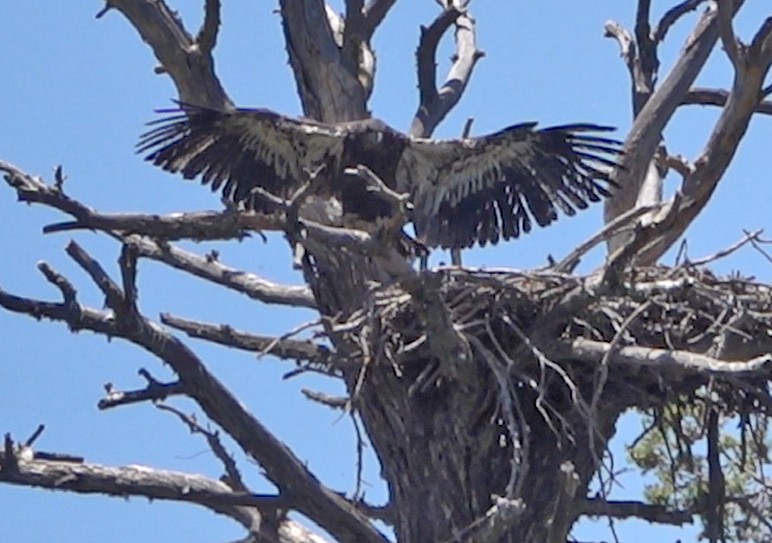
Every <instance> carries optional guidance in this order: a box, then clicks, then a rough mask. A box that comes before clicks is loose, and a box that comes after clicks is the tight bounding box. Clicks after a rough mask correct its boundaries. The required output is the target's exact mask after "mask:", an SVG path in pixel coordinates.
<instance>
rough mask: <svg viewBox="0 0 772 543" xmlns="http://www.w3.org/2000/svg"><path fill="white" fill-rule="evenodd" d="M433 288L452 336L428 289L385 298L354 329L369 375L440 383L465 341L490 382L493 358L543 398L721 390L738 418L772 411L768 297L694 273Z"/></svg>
mask: <svg viewBox="0 0 772 543" xmlns="http://www.w3.org/2000/svg"><path fill="white" fill-rule="evenodd" d="M432 277H433V278H434V279H436V280H437V282H436V284H435V287H436V288H434V289H433V288H432V287H431V286H428V287H427V284H426V283H422V284H421V287H422V288H421V289H420V291H421V292H429V293H430V294H429V296H430V297H431V293H432V292H435V293H436V295H437V299H438V302H439V303H438V305H439V306H440V307H441V310H442V311H443V312H444V313H445V317H446V318H445V319H444V323H445V329H444V330H443V328H442V324H443V323H442V322H440V323H438V322H436V321H438V320H439V321H442V320H443V318H442V317H443V316H442V315H438V314H434V315H432V312H431V310H430V311H428V313H429V315H428V316H427V303H428V302H426V300H423V299H421V298H417V297H416V296H415V293H416V292H418V291H419V289H415V290H413V291H412V292H411V289H410V288H409V287H407V288H406V287H405V286H404V285H402V286H400V285H392V286H389V287H384V288H382V289H381V290H378V291H377V292H375V293H374V295H373V296H372V298H371V303H370V304H369V305H368V306H367V307H366V308H364V309H363V310H362V311H360V312H358V313H356V314H355V315H353V316H352V318H351V319H350V320H349V321H348V322H347V323H346V326H345V332H344V333H345V335H346V336H348V338H349V339H350V340H351V341H352V342H353V344H354V345H360V346H361V345H367V349H366V350H367V352H366V353H361V354H363V356H364V358H365V363H370V362H372V363H374V364H379V365H386V366H388V367H389V368H392V369H393V372H394V375H395V376H397V377H399V378H401V379H403V380H406V381H411V380H418V379H420V378H421V376H422V375H423V376H425V375H426V372H427V371H428V368H430V367H431V366H432V365H435V366H437V365H438V366H439V369H440V371H439V372H435V373H434V374H432V379H434V378H436V377H437V376H438V375H439V376H442V375H443V371H442V367H443V366H446V365H448V364H449V360H448V357H447V356H443V354H445V355H447V353H448V352H451V351H452V352H455V353H459V352H460V351H459V350H458V349H456V350H455V351H453V349H454V348H455V347H453V346H452V345H451V346H450V347H448V344H449V343H453V342H454V341H457V342H458V344H459V345H461V346H462V347H463V346H465V347H466V348H467V349H468V352H469V354H471V356H470V357H468V358H463V357H461V358H462V360H467V361H466V362H464V364H466V365H471V366H476V367H477V368H478V369H483V370H484V369H485V368H486V360H485V356H484V355H485V351H488V352H489V353H492V354H493V355H494V357H495V358H496V360H498V361H499V362H501V366H502V367H503V368H504V369H505V371H506V372H507V374H508V376H509V377H510V378H511V379H513V380H516V381H519V382H521V383H528V384H529V385H528V386H530V387H532V388H539V387H545V386H551V385H549V383H550V382H551V381H554V382H555V383H557V385H556V386H557V389H560V388H563V389H564V391H563V393H561V395H563V394H568V395H570V396H572V397H573V399H574V400H575V401H578V400H581V398H584V400H585V401H587V402H590V401H591V400H592V398H593V397H595V396H597V395H600V394H601V393H602V392H604V391H605V392H612V393H611V394H608V395H607V397H609V398H616V399H617V401H622V402H627V403H628V406H629V405H637V406H639V407H642V406H648V405H652V404H661V403H662V402H663V401H665V400H668V399H673V398H675V397H678V396H682V395H685V394H686V395H688V394H691V393H692V392H693V391H695V390H696V389H697V388H699V387H701V386H703V385H706V384H708V383H710V384H711V385H712V387H713V388H712V391H713V392H716V393H718V394H720V395H721V396H722V400H723V401H724V402H725V405H727V406H737V405H740V404H743V405H745V404H746V402H747V401H748V398H749V396H752V397H753V398H754V401H755V402H758V403H759V404H760V405H761V406H762V407H763V408H764V409H766V406H767V404H769V405H770V406H772V400H771V399H770V398H769V395H768V393H767V380H768V378H769V376H770V372H769V368H770V367H772V354H770V353H772V288H771V287H770V286H769V285H764V284H761V283H758V282H755V281H753V280H751V279H746V278H742V277H739V276H734V277H723V278H722V277H717V276H715V275H714V274H713V273H711V272H709V271H707V270H705V269H699V268H694V267H690V266H680V267H677V268H665V267H653V268H643V269H634V270H631V271H629V272H627V273H625V274H624V276H623V277H622V278H621V281H619V282H618V284H616V285H615V286H613V287H607V286H604V285H603V284H598V283H597V281H596V279H597V276H588V277H577V276H573V275H564V274H556V273H552V272H550V271H528V272H515V271H469V270H460V269H452V270H451V269H448V270H443V271H440V272H437V273H436V274H434V275H433V276H432ZM429 305H431V304H430V303H429ZM438 344H441V345H440V346H438ZM444 348H448V349H449V350H448V351H447V352H445V353H442V352H438V351H442V350H443V349H444ZM487 366H490V364H487ZM488 369H490V368H488ZM550 375H552V376H553V377H558V378H557V379H552V380H550ZM446 377H447V374H446ZM451 381H452V379H447V378H445V379H444V382H446V383H449V382H451ZM407 384H408V386H410V385H411V384H413V383H407ZM435 384H436V383H435ZM553 388H554V387H553ZM620 389H621V391H622V393H621V394H620ZM543 392H544V391H542V393H543ZM551 394H552V395H554V394H555V390H552V392H551Z"/></svg>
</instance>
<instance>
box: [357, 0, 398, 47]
mask: <svg viewBox="0 0 772 543" xmlns="http://www.w3.org/2000/svg"><path fill="white" fill-rule="evenodd" d="M396 3H397V0H370V1H369V2H368V3H367V6H366V7H365V16H364V28H363V29H362V31H363V37H364V38H365V39H367V40H369V39H370V38H371V37H372V36H373V34H375V30H376V29H377V28H378V25H380V24H381V22H383V20H384V19H385V18H386V15H387V14H388V13H389V10H390V9H391V8H392V7H393V6H394V4H396Z"/></svg>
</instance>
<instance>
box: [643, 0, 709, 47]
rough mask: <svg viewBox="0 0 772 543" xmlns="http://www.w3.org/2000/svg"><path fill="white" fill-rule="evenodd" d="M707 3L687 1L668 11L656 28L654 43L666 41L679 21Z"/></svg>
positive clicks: (704, 0) (698, 0)
mask: <svg viewBox="0 0 772 543" xmlns="http://www.w3.org/2000/svg"><path fill="white" fill-rule="evenodd" d="M706 1H707V0H685V1H683V2H681V3H679V4H676V5H675V6H673V7H672V8H670V9H669V10H667V11H666V12H665V14H664V15H663V16H662V18H661V19H660V20H659V23H657V26H656V27H655V28H654V32H653V33H652V34H653V36H652V38H653V39H654V41H655V42H656V43H662V42H663V41H665V37H666V36H667V33H668V31H669V30H670V28H671V27H672V26H673V25H674V24H675V23H676V22H678V19H680V18H681V17H683V16H684V15H686V14H687V13H689V12H690V11H694V10H696V9H697V8H698V7H699V6H700V4H703V3H705V2H706Z"/></svg>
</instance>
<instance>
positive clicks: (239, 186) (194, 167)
mask: <svg viewBox="0 0 772 543" xmlns="http://www.w3.org/2000/svg"><path fill="white" fill-rule="evenodd" d="M160 113H167V114H169V115H167V116H165V117H163V118H160V119H157V120H155V121H151V122H150V123H148V124H149V125H150V126H152V129H151V130H149V131H148V132H146V133H145V134H143V135H142V136H141V137H140V141H139V143H138V144H137V152H139V153H144V152H148V151H150V154H148V155H147V157H146V159H147V160H149V161H151V162H152V163H153V164H155V165H156V166H160V167H161V168H163V169H164V170H167V171H169V172H175V173H176V172H180V173H182V175H183V177H185V179H193V178H194V177H196V176H197V175H199V174H200V175H201V176H202V177H201V182H202V183H204V184H210V185H211V187H212V190H213V191H216V190H218V189H220V188H221V187H222V194H223V196H224V197H225V198H227V199H228V200H230V201H232V202H242V201H243V202H244V204H245V205H246V207H247V208H249V209H256V210H261V211H262V210H266V209H269V208H270V205H269V204H268V203H267V202H266V201H265V199H263V198H261V197H260V196H257V195H255V194H254V193H253V191H252V189H253V188H255V187H260V188H262V189H264V190H266V191H268V192H270V193H271V194H273V195H275V196H279V197H281V198H287V197H289V196H290V195H291V194H292V193H293V192H294V191H295V190H297V188H299V187H300V186H301V185H302V184H303V183H304V182H305V180H306V179H307V173H306V172H307V171H313V170H315V169H316V168H317V167H318V166H321V165H329V164H330V161H337V160H338V159H339V158H340V155H341V153H342V149H343V135H344V130H343V129H342V128H339V127H336V126H331V125H325V124H321V123H316V122H314V121H305V120H297V119H291V118H288V117H283V116H282V115H279V114H278V113H275V112H273V111H270V110H267V109H235V110H232V111H217V110H213V109H207V108H203V107H198V106H192V105H189V104H180V108H178V109H170V110H162V111H160Z"/></svg>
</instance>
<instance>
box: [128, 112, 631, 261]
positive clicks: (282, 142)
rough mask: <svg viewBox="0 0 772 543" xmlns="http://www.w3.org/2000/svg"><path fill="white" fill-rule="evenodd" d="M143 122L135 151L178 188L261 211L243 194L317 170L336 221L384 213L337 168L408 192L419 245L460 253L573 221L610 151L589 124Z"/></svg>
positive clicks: (275, 118) (601, 186)
mask: <svg viewBox="0 0 772 543" xmlns="http://www.w3.org/2000/svg"><path fill="white" fill-rule="evenodd" d="M165 113H172V115H170V116H167V117H164V118H161V119H158V120H156V121H153V122H152V123H151V125H153V126H154V127H153V128H152V129H151V130H150V131H149V132H147V133H145V134H143V136H142V137H141V139H140V142H139V144H138V149H139V152H146V151H151V153H150V154H149V155H148V156H147V160H150V161H152V162H153V163H154V164H156V165H157V166H160V167H162V168H163V169H165V170H167V171H170V172H181V173H182V174H183V176H184V177H185V178H186V179H192V178H194V177H196V176H198V175H201V176H202V182H203V183H208V184H210V185H211V187H212V190H218V189H220V188H221V189H222V193H223V196H224V197H226V198H227V199H229V200H231V201H233V202H243V203H244V205H245V206H246V207H247V208H248V209H253V210H256V211H270V210H271V209H270V208H271V204H270V203H269V202H267V201H266V200H265V199H264V198H263V197H262V196H259V195H255V194H254V192H253V190H252V189H253V188H255V187H261V188H262V189H264V190H266V191H268V192H270V193H271V194H274V195H276V196H279V197H281V198H288V197H289V196H290V195H292V194H293V193H294V192H295V191H296V190H297V188H298V187H299V186H300V185H301V184H302V183H303V182H305V180H306V179H307V177H308V175H307V172H308V171H315V170H317V169H318V168H319V167H320V166H323V169H322V170H321V175H322V176H323V178H324V179H323V183H320V185H321V188H320V189H319V190H320V191H321V193H322V194H323V195H328V196H335V197H337V198H339V199H340V200H341V202H342V205H343V211H344V213H349V214H354V215H356V216H358V217H359V218H361V219H363V220H376V219H377V218H379V217H383V216H384V215H389V214H390V213H392V212H393V211H392V208H391V204H390V203H389V202H387V201H386V200H385V199H384V198H382V197H379V196H378V195H373V194H372V193H371V192H370V191H368V190H367V187H366V184H365V183H364V182H363V181H358V182H354V181H352V179H351V178H348V179H346V177H347V176H345V175H343V170H344V169H345V168H347V167H355V166H357V165H360V164H362V165H365V166H368V167H369V168H370V169H371V170H373V172H375V173H376V174H377V175H378V176H379V177H380V178H381V179H382V180H383V182H384V183H385V184H386V185H387V186H388V187H389V188H391V189H393V190H395V191H397V192H400V193H408V194H409V195H410V199H411V202H412V203H413V210H412V216H411V219H412V221H413V224H414V226H415V230H416V235H417V237H418V239H419V240H420V241H422V242H423V243H425V244H426V245H428V246H430V247H436V246H440V247H443V248H462V247H469V246H471V245H473V244H474V243H480V244H482V245H484V244H486V243H497V242H498V241H499V240H500V239H510V238H516V237H518V236H519V235H520V233H521V232H528V231H530V230H531V227H532V221H533V220H535V221H536V223H537V224H538V225H539V226H546V225H548V224H550V223H552V222H553V221H554V220H556V219H557V218H558V213H557V211H558V209H560V210H561V211H562V212H563V213H565V214H566V215H574V214H575V213H576V210H577V209H584V208H586V207H587V206H588V202H597V201H599V200H600V198H601V197H605V196H609V194H610V193H609V187H610V186H611V185H612V182H611V181H610V179H609V173H610V169H611V167H613V166H614V165H615V162H614V159H615V157H616V155H618V154H619V152H620V143H619V142H618V141H616V140H613V139H609V138H606V137H603V136H602V133H604V132H608V131H610V130H612V129H611V128H609V127H605V126H597V125H592V124H573V125H565V126H556V127H552V128H546V129H537V128H536V123H525V124H518V125H514V126H511V127H509V128H505V129H504V130H501V131H500V132H497V133H495V134H490V135H487V136H482V137H477V138H467V139H462V140H444V141H443V140H431V139H417V138H410V137H408V136H406V135H405V134H402V133H400V132H398V131H396V130H394V129H392V128H390V127H389V126H387V125H386V124H385V123H383V122H382V121H379V120H377V119H367V120H362V121H354V122H349V123H341V124H335V125H331V124H324V123H318V122H314V121H310V120H306V119H302V120H301V119H292V118H288V117H284V116H282V115H279V114H277V113H275V112H272V111H269V110H266V109H236V110H233V111H215V110H211V109H206V108H201V107H196V106H190V105H182V106H181V108H180V109H175V110H167V111H165Z"/></svg>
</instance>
